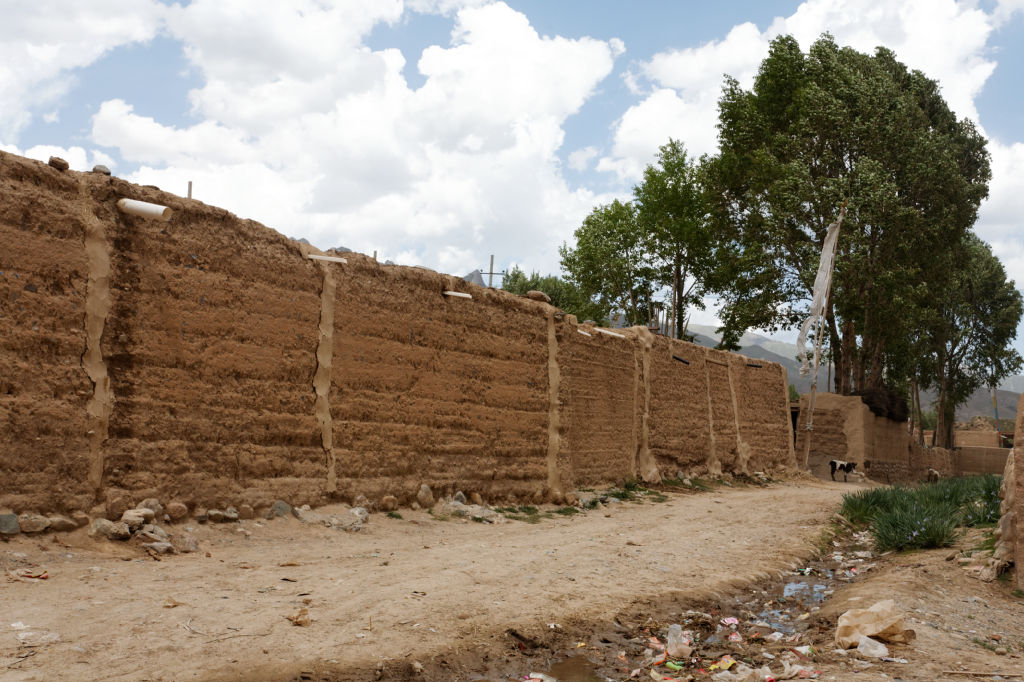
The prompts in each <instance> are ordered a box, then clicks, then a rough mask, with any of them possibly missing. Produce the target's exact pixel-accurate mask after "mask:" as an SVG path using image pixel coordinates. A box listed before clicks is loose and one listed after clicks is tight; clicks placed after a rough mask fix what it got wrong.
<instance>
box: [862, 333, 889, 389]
mask: <svg viewBox="0 0 1024 682" xmlns="http://www.w3.org/2000/svg"><path fill="white" fill-rule="evenodd" d="M870 359H871V370H870V372H869V374H868V380H867V386H866V387H868V388H881V387H882V386H883V385H884V384H885V374H884V371H883V370H884V367H883V366H884V363H885V347H884V345H883V343H882V341H881V340H879V339H875V340H873V341H872V342H871V358H870Z"/></svg>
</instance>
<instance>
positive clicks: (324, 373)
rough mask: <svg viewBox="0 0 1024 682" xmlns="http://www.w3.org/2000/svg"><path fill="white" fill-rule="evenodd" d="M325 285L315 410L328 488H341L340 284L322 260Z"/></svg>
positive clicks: (323, 289) (317, 363) (321, 293)
mask: <svg viewBox="0 0 1024 682" xmlns="http://www.w3.org/2000/svg"><path fill="white" fill-rule="evenodd" d="M319 265H320V269H321V270H322V271H323V275H324V284H323V288H322V289H321V290H320V321H319V324H318V326H317V332H318V334H317V345H316V372H315V373H314V374H313V392H314V393H315V394H316V401H315V405H314V410H315V411H316V422H317V424H318V425H319V426H320V445H321V447H323V449H324V454H325V455H326V456H327V476H326V490H327V492H328V493H333V492H336V491H337V489H338V473H337V471H336V466H337V462H336V460H335V455H334V422H333V420H332V419H331V401H330V397H331V363H332V360H333V358H334V296H335V291H336V290H337V284H336V283H335V281H334V274H333V273H332V272H331V265H330V264H328V263H320V264H319Z"/></svg>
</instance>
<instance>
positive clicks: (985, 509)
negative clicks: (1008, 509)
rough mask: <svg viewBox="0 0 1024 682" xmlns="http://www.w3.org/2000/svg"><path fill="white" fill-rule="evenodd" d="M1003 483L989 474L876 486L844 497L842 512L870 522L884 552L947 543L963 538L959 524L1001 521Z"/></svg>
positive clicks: (857, 521) (856, 520) (877, 544)
mask: <svg viewBox="0 0 1024 682" xmlns="http://www.w3.org/2000/svg"><path fill="white" fill-rule="evenodd" d="M1000 482H1001V477H1000V476H997V475H994V474H988V475H985V476H972V477H969V478H949V479H944V480H942V481H938V482H935V483H928V484H925V485H919V486H914V487H907V486H892V487H886V488H872V489H869V490H862V491H860V492H857V493H851V494H848V495H845V496H843V504H842V507H841V508H840V514H842V515H843V516H844V517H846V518H847V519H848V520H849V521H851V522H852V523H855V524H859V525H867V526H868V527H869V528H870V531H871V535H872V538H873V539H874V541H875V548H876V549H877V550H878V551H880V552H886V551H889V550H907V549H928V548H932V547H948V546H950V545H952V544H953V543H954V542H956V540H957V538H958V537H959V531H958V528H960V527H975V526H988V525H991V524H993V523H995V522H997V521H998V520H999V484H1000Z"/></svg>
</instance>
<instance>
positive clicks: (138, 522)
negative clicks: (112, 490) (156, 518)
mask: <svg viewBox="0 0 1024 682" xmlns="http://www.w3.org/2000/svg"><path fill="white" fill-rule="evenodd" d="M142 512H143V510H141V509H127V510H125V512H124V513H123V514H121V523H123V524H125V525H126V526H128V528H129V529H131V530H132V531H136V530H139V529H140V528H142V527H143V526H144V525H146V515H145V514H143V513H142ZM150 514H152V512H150ZM150 520H152V518H151V519H150Z"/></svg>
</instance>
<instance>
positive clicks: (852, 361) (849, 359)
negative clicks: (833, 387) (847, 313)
mask: <svg viewBox="0 0 1024 682" xmlns="http://www.w3.org/2000/svg"><path fill="white" fill-rule="evenodd" d="M842 346H843V377H842V380H841V381H840V384H839V393H841V394H842V395H850V393H852V392H853V378H854V376H855V373H856V372H858V371H859V370H860V368H861V363H860V362H858V358H857V335H856V333H855V332H854V330H853V322H852V321H850V320H847V321H845V322H843V340H842ZM857 385H858V387H859V386H860V384H859V383H858V384H857Z"/></svg>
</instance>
